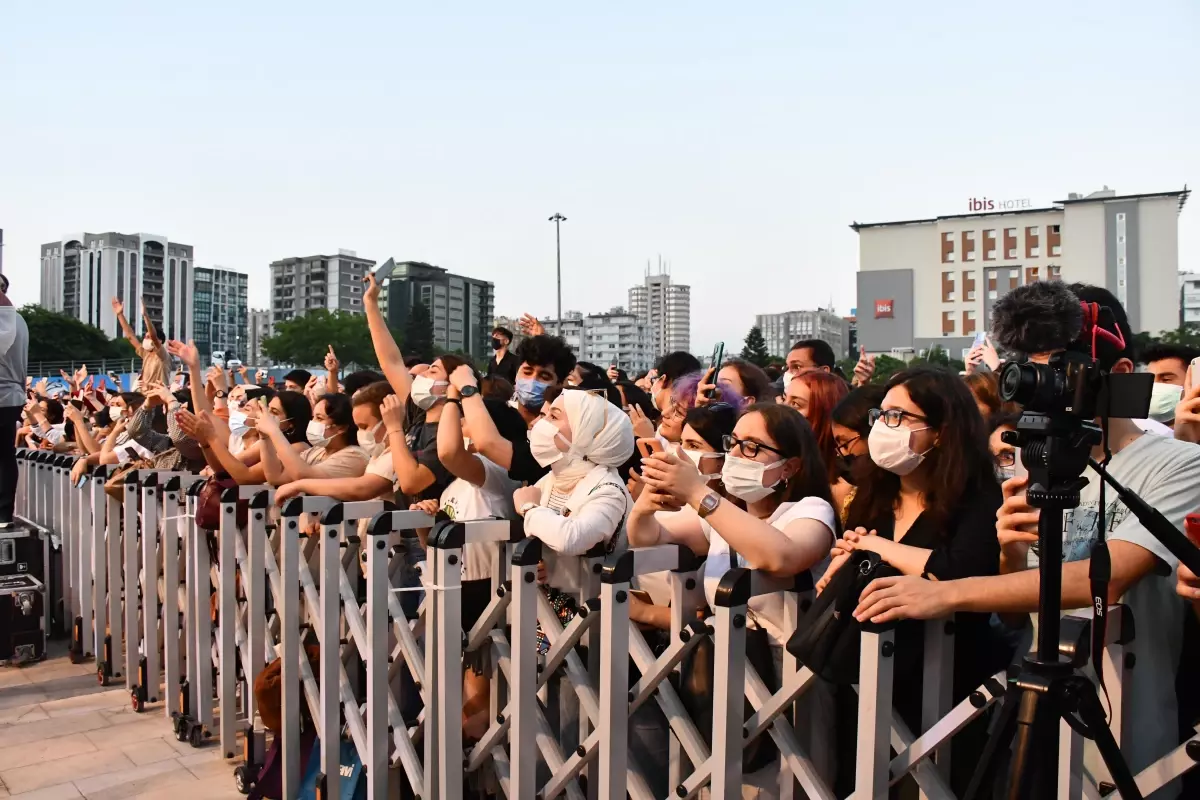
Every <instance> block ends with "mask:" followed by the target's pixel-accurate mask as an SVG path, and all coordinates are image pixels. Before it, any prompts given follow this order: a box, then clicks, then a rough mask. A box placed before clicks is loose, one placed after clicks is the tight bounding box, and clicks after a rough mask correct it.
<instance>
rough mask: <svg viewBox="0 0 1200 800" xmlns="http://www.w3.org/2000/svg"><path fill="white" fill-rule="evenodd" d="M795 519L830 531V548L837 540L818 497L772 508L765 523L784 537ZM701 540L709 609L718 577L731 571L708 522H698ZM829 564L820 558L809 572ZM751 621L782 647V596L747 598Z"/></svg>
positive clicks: (740, 562)
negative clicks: (705, 548)
mask: <svg viewBox="0 0 1200 800" xmlns="http://www.w3.org/2000/svg"><path fill="white" fill-rule="evenodd" d="M798 519H815V520H816V521H817V522H820V523H821V524H823V525H824V526H825V527H826V528H828V529H829V547H830V548H832V547H833V543H834V541H835V539H836V537H835V534H834V531H835V530H836V528H837V522H836V517H835V516H834V513H833V506H831V505H829V503H827V502H825V501H824V500H822V499H821V498H819V497H805V498H804V499H802V500H799V501H797V502H795V503H783V504H782V505H780V506H779V508H777V509H775V513H774V514H772V515H771V516H770V518H769V519H767V520H766V521H767V523H768V524H770V525H771V527H772V528H775V529H776V530H778V531H781V532H783V533H784V534H787V527H788V525H790V524H791V523H793V522H795V521H796V520H798ZM700 527H701V529H702V530H703V531H704V537H705V538H706V539H708V560H707V561H705V562H704V596H705V597H706V598H708V604H709V605H710V606H711V605H713V604H714V603H715V601H716V596H717V585H718V584H719V583H720V582H721V578H722V577H724V576H725V573H726V572H728V571H729V570H730V569H731V568H732V564H730V559H729V544H728V543H727V542H726V541H725V540H724V539H722V538H721V535H720V534H719V533H717V532H716V531H715V530H713V527H712V525H710V524H709V523H708V521H707V520H701V521H700ZM828 565H829V557H828V556H826V557H825V558H823V559H821V561H819V562H817V563H816V564H814V565H813V566H812V567H811V568H810V569H809V572H811V573H812V574H813V575H815V576H820V575H822V574H823V573H824V572H825V569H826V567H828ZM738 566H739V567H743V566H746V560H745V558H744V557H742V556H741V555H740V554H739V556H738ZM749 618H750V622H752V623H753V624H755V625H756V626H757V627H759V628H762V629H763V630H765V631H766V632H767V636H769V637H770V638H771V643H772V644H775V645H778V646H782V645H783V643H784V642H786V641H787V640H788V637H789V636H791V634H792V632H791V631H787V630H784V622H783V593H782V592H774V593H772V594H767V595H762V596H761V597H752V598H751V599H750V614H749Z"/></svg>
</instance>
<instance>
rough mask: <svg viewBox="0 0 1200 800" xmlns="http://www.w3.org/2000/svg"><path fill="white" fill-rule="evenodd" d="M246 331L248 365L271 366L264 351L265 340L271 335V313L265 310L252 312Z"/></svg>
mask: <svg viewBox="0 0 1200 800" xmlns="http://www.w3.org/2000/svg"><path fill="white" fill-rule="evenodd" d="M246 327H247V330H246V363H247V364H249V365H250V366H253V367H264V366H267V365H269V364H270V362H271V359H269V358H267V357H266V356H265V355H264V354H263V351H262V343H263V339H266V338H267V337H268V336H270V335H271V312H270V311H269V310H268V309H265V308H255V309H251V310H250V314H249V316H248V322H247V326H246Z"/></svg>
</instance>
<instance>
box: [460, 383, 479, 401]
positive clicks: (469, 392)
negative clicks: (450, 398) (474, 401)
mask: <svg viewBox="0 0 1200 800" xmlns="http://www.w3.org/2000/svg"><path fill="white" fill-rule="evenodd" d="M458 394H459V396H461V397H462V399H463V400H466V399H467V398H468V397H474V396H475V395H477V394H479V387H478V386H464V387H463V388H461V389H459V391H458Z"/></svg>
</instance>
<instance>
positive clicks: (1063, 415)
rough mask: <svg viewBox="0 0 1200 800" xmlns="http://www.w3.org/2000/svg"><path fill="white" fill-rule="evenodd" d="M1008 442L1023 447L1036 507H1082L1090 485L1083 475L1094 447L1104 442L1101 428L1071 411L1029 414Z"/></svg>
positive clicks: (1007, 435) (1032, 502)
mask: <svg viewBox="0 0 1200 800" xmlns="http://www.w3.org/2000/svg"><path fill="white" fill-rule="evenodd" d="M1002 438H1003V439H1004V441H1005V442H1007V443H1008V444H1011V445H1013V446H1014V447H1019V448H1021V463H1022V464H1024V465H1025V469H1026V470H1028V471H1029V488H1028V490H1027V491H1026V497H1027V498H1028V500H1029V504H1030V505H1031V506H1034V507H1035V508H1044V507H1049V506H1057V507H1058V508H1063V509H1065V508H1074V507H1075V506H1077V505H1079V491H1080V489H1081V488H1082V487H1083V485H1085V484H1086V481H1082V480H1081V479H1080V476H1081V475H1083V471H1084V470H1085V469H1087V467H1088V461H1089V460H1090V459H1091V456H1092V448H1093V447H1095V446H1096V445H1098V444H1100V443H1101V442H1102V441H1103V438H1104V437H1103V434H1102V432H1101V430H1100V426H1099V425H1097V424H1096V423H1095V422H1094V421H1092V420H1088V419H1082V418H1080V417H1078V416H1076V415H1074V414H1071V413H1067V412H1061V411H1060V412H1053V413H1050V414H1044V413H1040V412H1036V411H1026V412H1024V413H1022V414H1021V419H1020V420H1019V421H1018V422H1017V429H1016V430H1015V431H1006V432H1005V433H1004V434H1003V437H1002Z"/></svg>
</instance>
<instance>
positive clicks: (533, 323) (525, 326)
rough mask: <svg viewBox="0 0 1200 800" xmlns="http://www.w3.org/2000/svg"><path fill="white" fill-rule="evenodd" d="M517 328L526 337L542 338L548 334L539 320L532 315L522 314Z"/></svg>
mask: <svg viewBox="0 0 1200 800" xmlns="http://www.w3.org/2000/svg"><path fill="white" fill-rule="evenodd" d="M517 326H518V327H519V328H520V329H521V333H523V334H525V335H526V336H542V335H544V334H545V333H546V329H545V328H544V327H543V326H542V323H541V322H539V321H538V318H537V317H535V316H533V315H532V314H522V315H521V319H520V320H519V321H518V322H517Z"/></svg>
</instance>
